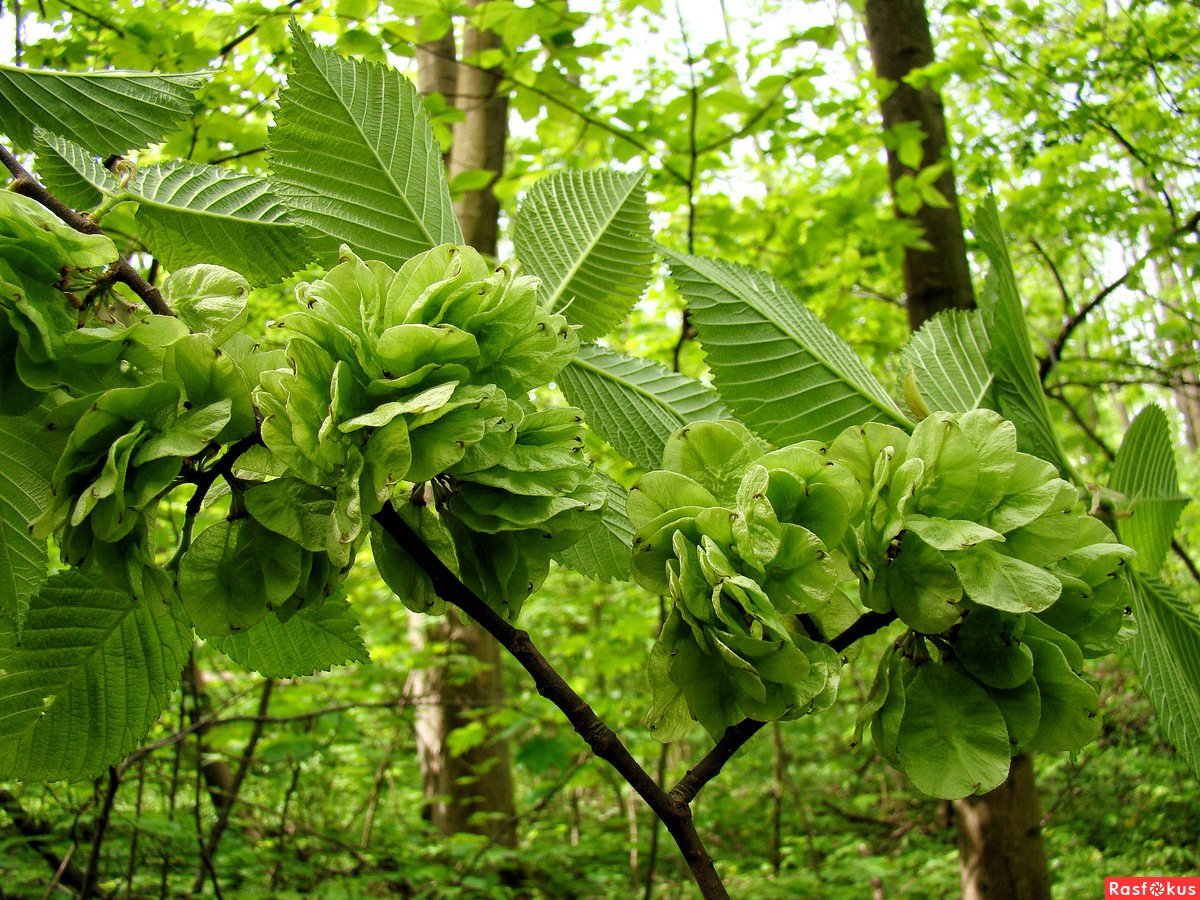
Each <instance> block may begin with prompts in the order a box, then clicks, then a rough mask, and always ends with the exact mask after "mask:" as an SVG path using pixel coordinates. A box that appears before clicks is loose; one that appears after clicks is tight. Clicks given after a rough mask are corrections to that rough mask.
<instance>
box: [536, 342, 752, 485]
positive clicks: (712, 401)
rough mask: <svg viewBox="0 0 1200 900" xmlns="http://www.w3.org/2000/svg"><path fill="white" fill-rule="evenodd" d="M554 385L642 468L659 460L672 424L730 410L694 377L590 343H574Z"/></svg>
mask: <svg viewBox="0 0 1200 900" xmlns="http://www.w3.org/2000/svg"><path fill="white" fill-rule="evenodd" d="M558 386H559V387H560V388H562V391H563V393H564V394H565V395H566V396H567V399H568V400H569V401H570V402H571V404H572V405H574V406H578V407H579V408H580V409H582V410H583V411H584V412H585V413H586V414H587V419H588V424H589V425H590V426H591V427H592V429H593V430H594V431H595V432H596V433H597V434H599V435H600V436H601V437H602V438H604V439H605V440H606V441H608V442H609V443H610V444H612V445H613V447H615V448H616V449H617V450H618V451H619V452H620V453H621V454H623V455H624V456H625V458H626V459H629V460H630V461H632V462H635V463H637V464H638V465H639V466H642V467H643V468H646V469H657V468H658V467H659V466H660V465H661V464H662V453H663V447H664V446H666V443H667V438H669V437H670V436H671V435H672V434H673V433H674V432H675V431H676V430H677V429H679V428H681V427H682V426H684V425H686V424H688V423H689V422H697V421H699V420H701V419H723V418H726V417H728V415H729V414H728V413H727V412H726V411H725V407H724V406H723V405H722V404H721V400H720V398H719V397H718V396H717V394H716V392H715V391H714V390H713V389H712V388H710V387H708V386H707V385H705V384H703V383H701V382H699V381H697V380H696V379H694V378H688V377H687V376H686V375H679V374H677V373H675V372H671V371H670V370H669V369H667V368H666V367H665V366H660V365H659V364H658V363H656V362H651V361H650V360H648V359H637V358H634V357H631V356H625V355H624V354H621V353H617V352H616V351H614V350H607V349H605V348H603V347H599V346H597V345H595V344H584V345H583V346H581V347H580V348H579V354H578V356H576V357H575V359H574V360H573V361H572V363H571V364H570V365H569V366H567V367H566V368H565V369H563V370H562V372H560V373H559V375H558Z"/></svg>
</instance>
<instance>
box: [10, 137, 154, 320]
mask: <svg viewBox="0 0 1200 900" xmlns="http://www.w3.org/2000/svg"><path fill="white" fill-rule="evenodd" d="M0 162H3V163H4V165H5V167H6V168H7V169H8V171H9V172H11V173H12V176H13V179H14V180H13V183H12V190H13V191H14V192H16V193H18V194H21V195H22V196H25V197H29V198H30V199H31V200H36V201H37V202H38V203H40V204H42V206H44V207H46V209H48V210H50V212H52V213H54V214H55V215H56V216H58V217H59V218H60V219H62V220H63V221H64V222H66V223H67V224H68V225H70V226H71V227H72V228H74V229H75V230H76V231H79V232H82V233H83V234H103V233H104V230H103V229H102V228H101V227H100V226H99V225H97V224H96V223H95V222H93V221H92V220H91V219H89V218H88V217H87V216H84V215H82V214H80V213H77V212H76V211H75V210H73V209H71V207H69V206H67V205H66V204H65V203H63V202H62V201H61V200H59V199H58V198H57V197H55V196H54V195H53V194H51V193H50V192H49V191H48V190H46V188H45V186H44V185H42V183H41V182H39V181H38V180H37V179H36V178H34V177H33V176H32V175H31V174H29V171H28V170H27V169H26V168H25V167H24V166H23V165H21V163H20V162H19V161H18V160H17V158H16V157H15V156H13V155H12V153H10V152H9V150H8V148H7V147H4V146H0ZM108 277H110V278H111V279H112V280H113V281H118V282H120V283H121V284H124V285H126V286H127V287H128V288H129V289H130V290H131V291H133V292H134V293H135V294H137V295H138V297H139V298H141V300H142V302H143V303H145V304H146V306H147V307H148V308H149V310H150V311H151V312H153V313H157V314H158V315H160V316H170V315H173V313H172V312H171V307H169V306H167V304H166V301H165V300H163V297H162V294H160V293H159V291H158V288H156V287H155V286H154V285H152V284H151V283H150V282H148V281H147V280H146V279H145V278H143V277H142V276H141V274H140V273H139V272H138V271H137V270H136V269H135V268H134V267H133V266H131V265H130V264H129V260H127V259H125V257H123V256H122V257H118V258H117V261H116V262H114V263H113V264H112V265H111V266H109V268H108Z"/></svg>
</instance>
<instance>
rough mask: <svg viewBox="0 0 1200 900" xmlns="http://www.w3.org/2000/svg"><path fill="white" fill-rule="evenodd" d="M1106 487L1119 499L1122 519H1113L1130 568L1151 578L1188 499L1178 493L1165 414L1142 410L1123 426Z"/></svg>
mask: <svg viewBox="0 0 1200 900" xmlns="http://www.w3.org/2000/svg"><path fill="white" fill-rule="evenodd" d="M1108 486H1109V487H1110V488H1112V489H1113V490H1114V491H1119V492H1120V493H1122V494H1124V495H1125V506H1124V509H1125V510H1126V511H1128V512H1129V513H1131V515H1130V516H1129V517H1128V518H1118V519H1117V521H1116V525H1117V534H1119V535H1120V537H1121V542H1122V543H1124V544H1128V545H1129V546H1130V547H1132V548H1133V549H1134V550H1136V551H1137V552H1138V555H1137V557H1136V558H1135V559H1134V561H1133V564H1134V566H1135V567H1136V568H1138V569H1139V570H1140V571H1142V572H1145V573H1147V574H1149V575H1157V574H1158V573H1159V571H1161V569H1162V567H1163V562H1164V561H1165V560H1166V556H1167V550H1168V549H1170V547H1171V536H1172V535H1174V533H1175V525H1176V524H1177V523H1178V521H1179V516H1180V513H1182V512H1183V508H1184V507H1185V506H1187V504H1188V498H1187V497H1184V496H1182V495H1181V494H1180V493H1179V478H1178V475H1177V473H1176V471H1175V450H1174V449H1173V447H1172V445H1171V431H1170V425H1169V424H1168V423H1167V416H1166V413H1164V412H1163V411H1162V409H1161V408H1160V407H1158V406H1147V407H1146V408H1145V409H1143V410H1142V411H1141V412H1140V413H1138V414H1137V417H1136V418H1135V419H1134V420H1133V423H1132V424H1131V425H1130V426H1129V431H1128V432H1126V433H1125V438H1124V440H1122V441H1121V448H1120V450H1118V451H1117V459H1116V462H1115V463H1114V464H1113V470H1112V477H1111V478H1110V479H1109V482H1108Z"/></svg>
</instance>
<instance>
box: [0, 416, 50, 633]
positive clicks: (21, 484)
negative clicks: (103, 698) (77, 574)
mask: <svg viewBox="0 0 1200 900" xmlns="http://www.w3.org/2000/svg"><path fill="white" fill-rule="evenodd" d="M46 437H47V434H46V430H45V429H44V428H39V427H37V426H36V425H35V424H34V423H33V422H32V421H31V420H29V419H25V418H20V417H16V416H0V629H7V628H13V629H14V630H15V631H16V632H17V633H20V630H21V624H22V622H23V621H24V618H25V611H26V609H28V607H29V600H30V598H31V597H33V595H34V594H35V593H37V589H38V586H39V585H40V584H41V583H42V582H43V581H45V579H46V542H45V541H44V540H40V541H39V540H35V539H34V538H33V537H32V536H30V534H29V523H30V522H32V521H33V520H34V519H36V518H37V517H38V516H40V515H41V514H42V513H43V512H44V511H45V509H46V505H47V503H48V500H49V496H50V475H51V473H53V471H54V464H55V462H56V455H55V454H54V453H53V452H52V451H51V449H50V447H49V446H48V442H47V440H46ZM0 646H2V645H0Z"/></svg>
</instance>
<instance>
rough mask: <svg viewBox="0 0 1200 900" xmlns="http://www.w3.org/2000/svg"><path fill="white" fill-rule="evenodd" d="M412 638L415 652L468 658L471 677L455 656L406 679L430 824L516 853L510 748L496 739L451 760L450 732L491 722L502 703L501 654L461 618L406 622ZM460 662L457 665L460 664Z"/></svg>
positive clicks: (449, 615) (480, 631) (451, 616)
mask: <svg viewBox="0 0 1200 900" xmlns="http://www.w3.org/2000/svg"><path fill="white" fill-rule="evenodd" d="M409 638H410V640H411V641H412V643H413V644H414V645H415V646H417V647H430V646H437V645H443V646H446V647H448V648H449V652H450V653H452V654H456V655H461V656H466V657H468V658H469V659H470V665H471V668H472V669H476V668H477V669H478V671H477V672H476V673H475V674H474V675H472V676H466V675H465V673H463V672H462V671H456V669H461V665H460V666H456V665H454V659H453V657H451V659H450V660H448V661H447V664H445V665H441V666H436V667H431V668H428V669H422V670H417V671H414V672H413V673H412V675H411V676H410V677H409V683H408V691H409V694H410V696H411V698H412V700H413V702H414V703H415V705H416V735H417V756H418V760H419V761H420V765H421V779H422V782H423V784H424V793H425V802H426V811H427V814H428V816H429V819H430V821H432V822H433V824H434V825H436V826H437V827H438V828H439V829H441V830H442V831H443V832H445V833H446V834H457V833H460V832H470V833H472V834H485V835H487V836H488V837H490V838H492V839H493V840H494V841H496V843H498V844H500V845H502V846H505V847H513V846H516V840H517V832H516V817H515V811H514V806H513V783H512V766H511V763H510V760H509V753H508V744H507V742H505V741H504V740H503V739H502V738H498V737H496V736H495V735H494V734H492V733H491V732H492V731H493V729H492V728H491V727H490V726H488V725H487V723H486V722H484V727H485V730H486V731H488V732H489V734H488V737H487V738H486V739H485V740H484V741H483V742H481V743H479V744H476V745H475V746H473V747H471V748H470V749H468V750H465V751H463V752H462V753H458V754H455V753H452V752H450V748H449V746H448V743H447V739H448V737H449V735H450V733H451V732H453V731H454V730H455V729H458V728H462V727H464V726H466V725H469V724H471V723H472V722H474V721H477V720H478V719H479V718H480V717H481V716H482V717H486V715H487V713H488V711H489V710H492V709H495V708H496V707H497V706H499V705H500V703H501V702H503V700H504V682H503V680H502V678H501V669H500V647H499V645H498V644H497V643H496V642H495V641H494V640H492V638H491V636H490V635H488V634H487V632H485V631H484V630H483V629H482V628H480V627H479V626H478V625H476V624H475V623H474V622H470V623H464V622H463V621H462V620H461V619H460V618H459V617H458V615H457V614H456V613H454V612H453V611H451V612H448V613H447V614H446V616H445V617H444V618H442V619H436V620H428V619H426V618H425V617H424V616H412V617H411V618H410V619H409ZM461 656H460V658H461Z"/></svg>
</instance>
